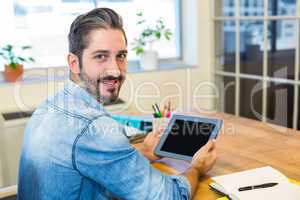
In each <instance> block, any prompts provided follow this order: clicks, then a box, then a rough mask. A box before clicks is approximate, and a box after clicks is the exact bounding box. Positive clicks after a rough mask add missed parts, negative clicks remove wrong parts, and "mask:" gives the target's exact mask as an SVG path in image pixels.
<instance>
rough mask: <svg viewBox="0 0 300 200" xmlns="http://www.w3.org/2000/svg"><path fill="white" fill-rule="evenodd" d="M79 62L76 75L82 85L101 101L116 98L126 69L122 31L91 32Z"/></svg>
mask: <svg viewBox="0 0 300 200" xmlns="http://www.w3.org/2000/svg"><path fill="white" fill-rule="evenodd" d="M81 64H82V66H81V71H80V75H79V77H80V79H81V83H82V84H84V87H85V88H86V89H87V90H88V91H89V92H90V93H91V94H92V95H93V96H95V98H96V99H97V100H98V101H99V102H101V103H105V102H111V101H114V100H116V99H117V98H118V95H119V91H120V88H121V86H122V84H123V81H124V79H125V74H126V68H127V46H126V40H125V37H124V35H123V33H122V31H120V30H117V29H97V30H93V31H91V32H90V34H89V35H88V46H87V48H85V49H84V51H83V54H82V63H81Z"/></svg>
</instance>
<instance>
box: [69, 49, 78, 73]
mask: <svg viewBox="0 0 300 200" xmlns="http://www.w3.org/2000/svg"><path fill="white" fill-rule="evenodd" d="M68 65H69V67H70V70H71V72H72V73H74V74H79V73H80V66H79V59H78V57H77V56H76V55H75V54H73V53H69V54H68Z"/></svg>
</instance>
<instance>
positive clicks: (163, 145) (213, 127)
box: [154, 114, 222, 161]
mask: <svg viewBox="0 0 300 200" xmlns="http://www.w3.org/2000/svg"><path fill="white" fill-rule="evenodd" d="M221 126H222V120H219V119H211V118H202V117H196V116H187V115H180V114H174V115H173V116H172V118H171V120H170V122H169V124H168V126H167V128H166V129H165V131H164V134H163V135H162V136H161V139H160V142H159V143H158V145H157V146H156V148H155V151H154V153H155V154H156V155H158V156H162V157H170V158H175V159H179V160H186V161H191V160H192V157H193V155H194V154H195V153H196V152H197V151H198V150H199V149H200V148H201V147H202V146H204V145H205V144H206V143H207V142H208V141H209V140H210V139H214V138H216V137H217V135H218V133H219V130H220V128H221Z"/></svg>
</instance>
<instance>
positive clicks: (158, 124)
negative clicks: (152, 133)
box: [152, 117, 170, 130]
mask: <svg viewBox="0 0 300 200" xmlns="http://www.w3.org/2000/svg"><path fill="white" fill-rule="evenodd" d="M169 121H170V118H167V117H162V118H153V121H152V126H153V130H164V129H165V128H166V127H167V126H168V124H169Z"/></svg>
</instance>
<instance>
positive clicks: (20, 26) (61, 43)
mask: <svg viewBox="0 0 300 200" xmlns="http://www.w3.org/2000/svg"><path fill="white" fill-rule="evenodd" d="M158 4H159V6H157V5H158ZM95 7H109V8H112V9H114V10H116V11H117V12H118V13H119V14H120V15H121V16H122V17H123V19H124V26H125V30H126V33H127V37H128V44H129V46H128V49H129V50H131V42H132V41H133V39H134V37H136V36H137V34H138V33H139V30H140V29H139V27H138V26H136V21H137V18H136V13H138V12H139V11H143V12H144V15H145V17H146V18H147V20H149V22H150V23H151V22H153V21H154V20H157V19H158V18H159V17H163V19H164V20H165V22H166V25H167V27H169V28H170V29H171V30H172V33H173V37H172V38H171V41H170V42H167V41H162V42H161V43H159V44H158V43H157V44H155V45H156V46H155V47H154V48H156V49H157V50H159V51H158V53H159V57H160V58H180V56H181V49H180V27H179V25H180V22H179V20H180V18H179V13H180V0H164V1H160V0H152V1H147V0H43V1H40V0H27V1H23V0H8V1H1V2H0V18H2V20H1V19H0V23H1V24H2V25H3V26H4V25H5V27H6V24H7V23H8V21H9V22H11V23H10V24H12V25H11V26H7V27H6V30H5V31H4V32H3V31H2V29H1V32H0V38H1V39H0V45H4V44H6V43H13V44H19V45H24V44H26V45H32V47H33V49H32V53H33V56H34V58H35V59H36V61H37V62H36V63H35V64H31V65H30V64H26V66H25V67H27V68H35V67H36V68H41V67H55V66H66V64H67V63H66V54H67V52H68V43H67V34H68V31H69V27H70V24H71V22H72V21H73V20H74V19H75V17H76V16H77V15H79V14H81V13H84V12H87V11H89V10H91V9H93V8H95ZM4 10H5V12H2V11H4ZM153 13H155V14H153ZM4 18H5V20H4ZM162 46H163V48H162ZM137 59H138V58H137V56H136V55H135V53H134V52H133V51H130V52H129V60H137ZM2 70H3V64H2V63H0V71H2Z"/></svg>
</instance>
